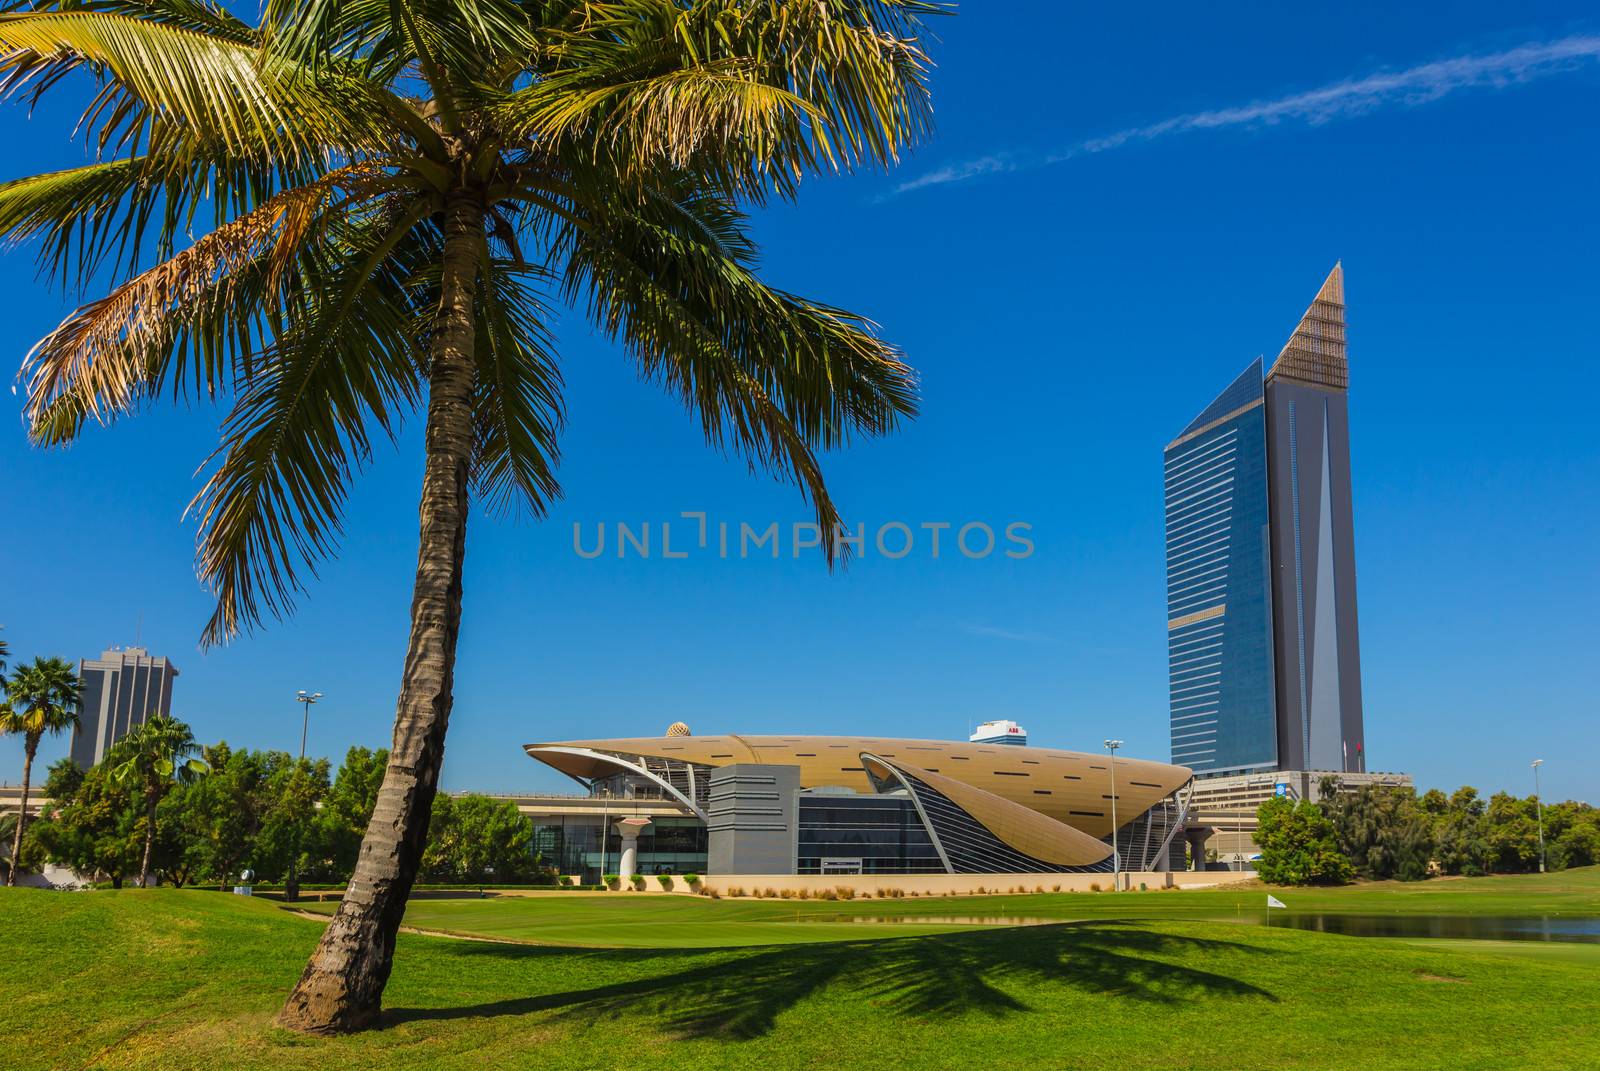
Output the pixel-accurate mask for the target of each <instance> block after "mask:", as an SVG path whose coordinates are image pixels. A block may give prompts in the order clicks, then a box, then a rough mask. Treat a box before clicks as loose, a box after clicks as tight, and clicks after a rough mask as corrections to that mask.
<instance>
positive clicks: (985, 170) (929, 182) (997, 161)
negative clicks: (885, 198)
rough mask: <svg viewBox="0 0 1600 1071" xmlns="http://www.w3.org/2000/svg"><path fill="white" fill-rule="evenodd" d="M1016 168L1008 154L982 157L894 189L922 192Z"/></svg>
mask: <svg viewBox="0 0 1600 1071" xmlns="http://www.w3.org/2000/svg"><path fill="white" fill-rule="evenodd" d="M1016 166H1017V165H1016V163H1015V162H1014V161H1013V160H1012V159H1011V157H1010V154H1008V153H996V154H994V155H992V156H980V157H978V158H977V159H976V160H968V161H966V162H965V163H960V164H950V165H949V166H947V167H941V168H939V169H938V170H937V171H929V172H928V173H927V174H925V175H919V176H918V177H916V178H914V179H912V180H911V181H909V182H902V183H901V184H900V185H898V186H896V187H895V188H894V192H895V193H896V194H901V193H910V192H911V191H912V190H920V189H922V187H924V186H943V185H945V184H946V183H950V182H965V181H966V180H967V179H970V178H977V177H978V176H979V175H994V174H998V173H1000V172H1002V171H1013V170H1015V169H1016Z"/></svg>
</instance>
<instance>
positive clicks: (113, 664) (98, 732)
mask: <svg viewBox="0 0 1600 1071" xmlns="http://www.w3.org/2000/svg"><path fill="white" fill-rule="evenodd" d="M78 672H79V675H80V676H81V677H82V678H83V692H82V699H81V701H80V702H79V709H78V728H77V729H75V730H74V731H73V733H72V751H71V754H72V761H73V762H75V763H77V764H78V765H79V766H81V767H83V768H84V769H85V770H87V769H88V768H89V767H91V766H94V765H95V764H97V763H98V762H99V761H100V760H101V759H103V758H105V757H106V752H108V751H110V750H111V747H112V745H113V744H115V743H116V742H117V741H119V740H121V739H122V738H123V737H125V736H127V735H128V734H129V733H131V732H132V731H133V730H135V729H137V728H138V727H139V726H141V725H143V724H144V723H145V720H146V719H147V718H149V717H150V715H152V714H171V713H172V679H173V678H174V677H176V676H177V675H178V667H177V666H174V665H173V664H172V663H171V662H168V661H167V660H166V659H165V658H151V657H150V652H149V651H147V650H145V649H144V648H143V647H124V648H122V649H120V650H118V649H117V648H115V647H113V648H112V649H111V650H109V651H103V652H101V654H100V657H99V658H85V659H84V660H83V661H82V662H80V663H79V664H78Z"/></svg>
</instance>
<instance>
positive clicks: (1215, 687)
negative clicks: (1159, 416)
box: [1164, 265, 1366, 774]
mask: <svg viewBox="0 0 1600 1071" xmlns="http://www.w3.org/2000/svg"><path fill="white" fill-rule="evenodd" d="M1348 386H1349V365H1348V364H1347V362H1346V357H1345V319H1344V274H1343V271H1342V269H1341V268H1340V267H1339V266H1338V265H1335V266H1334V269H1333V271H1332V272H1331V273H1330V274H1329V275H1328V278H1327V280H1326V281H1325V282H1324V283H1323V284H1322V289H1321V290H1320V291H1319V292H1318V294H1317V297H1316V300H1315V301H1313V302H1312V303H1311V307H1310V308H1309V309H1307V310H1306V313H1305V315H1304V316H1303V317H1302V318H1301V320H1300V324H1299V326H1298V327H1296V328H1295V330H1294V333H1293V334H1292V335H1291V336H1290V338H1289V341H1288V343H1287V344H1286V345H1285V346H1284V347H1283V350H1282V352H1280V353H1279V355H1278V358H1277V360H1276V361H1274V362H1273V364H1272V367H1271V369H1270V370H1268V371H1267V373H1266V376H1265V379H1264V380H1263V377H1262V362H1261V360H1260V359H1259V358H1258V359H1257V360H1256V361H1254V362H1253V363H1252V364H1251V365H1250V366H1249V367H1248V368H1246V369H1245V370H1244V372H1243V373H1242V374H1241V375H1240V376H1239V377H1238V378H1237V379H1235V380H1234V381H1233V383H1232V384H1230V385H1229V386H1228V388H1227V389H1226V390H1224V391H1223V392H1222V393H1221V394H1220V395H1218V396H1217V398H1216V400H1215V401H1213V402H1212V403H1211V404H1210V405H1209V406H1207V407H1206V408H1205V409H1204V410H1203V411H1202V412H1201V413H1200V415H1199V416H1198V417H1196V418H1195V419H1194V420H1193V421H1191V422H1190V424H1189V426H1188V427H1186V428H1184V430H1183V432H1182V433H1181V434H1180V435H1179V436H1178V437H1177V438H1176V439H1174V440H1173V441H1172V442H1171V443H1169V444H1168V446H1167V448H1166V452H1165V476H1164V480H1165V490H1166V513H1167V532H1166V535H1167V650H1168V658H1169V677H1170V707H1171V725H1172V760H1173V761H1174V762H1177V763H1182V764H1183V765H1185V766H1189V767H1192V768H1193V769H1194V770H1195V772H1196V773H1199V774H1228V773H1246V772H1251V771H1262V770H1341V771H1350V772H1359V771H1364V770H1365V769H1366V753H1365V741H1364V737H1363V733H1362V717H1361V657H1360V649H1359V643H1358V638H1357V628H1356V581H1355V557H1354V547H1353V538H1354V536H1353V524H1352V519H1351V507H1350V432H1349V416H1348V409H1347V405H1346V391H1347V388H1348Z"/></svg>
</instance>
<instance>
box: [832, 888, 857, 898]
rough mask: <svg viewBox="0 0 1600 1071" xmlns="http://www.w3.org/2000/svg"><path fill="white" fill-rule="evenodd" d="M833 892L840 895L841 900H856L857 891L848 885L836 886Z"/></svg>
mask: <svg viewBox="0 0 1600 1071" xmlns="http://www.w3.org/2000/svg"><path fill="white" fill-rule="evenodd" d="M833 891H834V892H836V893H838V894H839V899H841V900H854V899H855V898H856V891H855V890H854V889H852V888H851V887H850V886H848V885H836V886H834V890H833Z"/></svg>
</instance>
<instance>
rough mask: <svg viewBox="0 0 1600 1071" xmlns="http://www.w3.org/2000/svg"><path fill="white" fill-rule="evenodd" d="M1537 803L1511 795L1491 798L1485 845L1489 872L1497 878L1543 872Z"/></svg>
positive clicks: (1485, 819)
mask: <svg viewBox="0 0 1600 1071" xmlns="http://www.w3.org/2000/svg"><path fill="white" fill-rule="evenodd" d="M1536 809H1537V803H1536V801H1534V800H1533V799H1531V798H1530V799H1523V798H1521V797H1519V796H1513V795H1511V794H1510V793H1509V792H1496V793H1495V794H1494V795H1493V796H1490V797H1489V807H1488V809H1487V811H1485V813H1484V823H1485V834H1484V843H1485V847H1486V848H1487V851H1488V859H1489V869H1490V870H1491V871H1493V872H1495V873H1497V874H1526V873H1528V872H1530V871H1535V870H1538V869H1539V825H1538V816H1537V814H1536V813H1535V812H1536Z"/></svg>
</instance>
